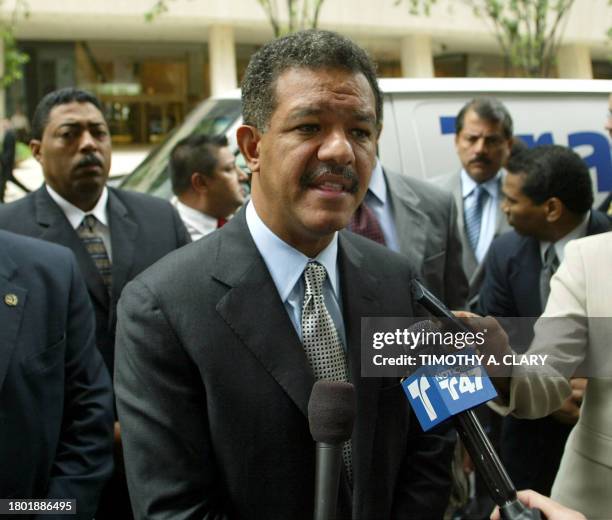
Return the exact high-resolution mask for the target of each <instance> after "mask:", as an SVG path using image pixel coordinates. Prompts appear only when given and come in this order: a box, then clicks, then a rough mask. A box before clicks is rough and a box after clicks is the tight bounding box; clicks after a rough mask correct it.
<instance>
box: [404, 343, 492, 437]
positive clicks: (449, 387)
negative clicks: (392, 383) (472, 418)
mask: <svg viewBox="0 0 612 520" xmlns="http://www.w3.org/2000/svg"><path fill="white" fill-rule="evenodd" d="M466 354H468V353H467V352H466ZM402 387H403V388H404V392H405V393H406V397H407V398H408V401H409V402H410V406H411V407H412V409H413V410H414V413H415V415H416V416H417V419H418V420H419V423H420V424H421V427H422V428H423V430H424V431H427V430H429V429H431V428H433V427H434V426H436V425H437V424H439V423H441V422H442V421H444V420H446V419H448V418H449V417H451V416H453V415H457V414H458V413H460V412H463V411H464V410H469V409H470V408H474V407H475V406H478V405H479V404H482V403H486V402H487V401H489V400H491V399H493V398H495V397H497V392H496V391H495V388H493V384H492V383H491V380H490V379H489V376H488V375H487V373H486V371H485V369H484V368H483V367H481V366H479V365H477V366H474V365H467V366H447V365H440V364H438V365H426V366H421V367H420V368H419V369H418V370H416V371H415V372H414V373H412V374H411V375H410V377H407V378H406V379H404V381H403V382H402Z"/></svg>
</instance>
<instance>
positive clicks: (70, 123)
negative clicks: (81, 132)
mask: <svg viewBox="0 0 612 520" xmlns="http://www.w3.org/2000/svg"><path fill="white" fill-rule="evenodd" d="M65 126H69V127H71V128H80V127H82V126H107V124H106V122H104V121H89V122H87V123H86V124H85V125H83V123H80V122H78V121H66V122H64V123H60V124H59V125H58V128H62V127H65Z"/></svg>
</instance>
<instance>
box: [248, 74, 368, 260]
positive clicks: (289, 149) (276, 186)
mask: <svg viewBox="0 0 612 520" xmlns="http://www.w3.org/2000/svg"><path fill="white" fill-rule="evenodd" d="M378 133H379V131H378V127H377V124H376V110H375V100H374V93H373V92H372V89H371V87H370V85H369V83H368V82H367V80H366V78H365V76H363V75H362V74H360V73H358V74H355V73H352V72H347V71H345V70H341V69H316V70H311V69H306V68H294V69H289V70H287V71H285V72H283V73H282V74H281V75H280V77H279V78H278V80H277V82H276V109H275V110H274V113H273V114H272V116H271V118H270V121H269V125H268V129H267V131H266V132H264V133H262V132H260V131H259V130H257V129H253V128H252V127H242V128H241V129H240V130H239V132H238V139H239V143H240V148H241V150H242V153H243V155H244V156H245V157H246V158H247V161H248V163H249V167H250V168H251V171H252V172H253V176H252V179H251V183H252V191H251V193H252V198H253V202H254V203H255V207H256V209H257V212H258V214H259V216H260V217H261V218H262V220H263V221H264V222H265V223H266V225H267V226H268V227H269V228H270V229H271V230H272V231H273V232H274V233H276V234H277V235H278V236H279V237H280V238H282V239H283V240H284V241H285V242H287V243H288V244H290V245H292V246H293V247H295V248H296V249H298V250H300V251H302V252H304V253H305V254H308V255H310V256H313V255H314V254H316V253H318V252H319V251H320V250H321V249H322V248H323V247H325V245H327V244H328V243H329V241H330V240H331V238H332V236H333V233H334V232H335V231H337V230H339V229H342V228H344V227H346V225H347V223H348V221H349V218H350V216H351V215H352V213H353V212H354V211H355V209H356V208H357V206H358V205H359V204H360V202H361V200H362V199H363V197H364V195H365V192H366V190H367V187H368V183H369V181H370V175H371V173H372V169H373V168H374V164H375V156H376V142H377V140H378Z"/></svg>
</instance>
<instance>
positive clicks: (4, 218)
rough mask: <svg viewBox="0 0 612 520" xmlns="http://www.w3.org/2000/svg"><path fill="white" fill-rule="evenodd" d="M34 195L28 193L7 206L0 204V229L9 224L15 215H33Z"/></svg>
mask: <svg viewBox="0 0 612 520" xmlns="http://www.w3.org/2000/svg"><path fill="white" fill-rule="evenodd" d="M33 211H34V193H29V194H28V195H26V196H25V197H22V198H21V199H19V200H16V201H14V202H9V203H8V204H0V227H5V225H6V224H11V221H12V220H13V219H14V218H15V217H16V216H17V215H26V214H33Z"/></svg>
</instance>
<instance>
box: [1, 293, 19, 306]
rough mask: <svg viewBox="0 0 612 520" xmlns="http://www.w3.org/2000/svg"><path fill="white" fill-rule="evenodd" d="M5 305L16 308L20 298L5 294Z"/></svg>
mask: <svg viewBox="0 0 612 520" xmlns="http://www.w3.org/2000/svg"><path fill="white" fill-rule="evenodd" d="M4 303H6V304H7V305H8V306H9V307H16V306H17V304H18V303H19V298H17V295H16V294H12V293H9V294H5V295H4Z"/></svg>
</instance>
